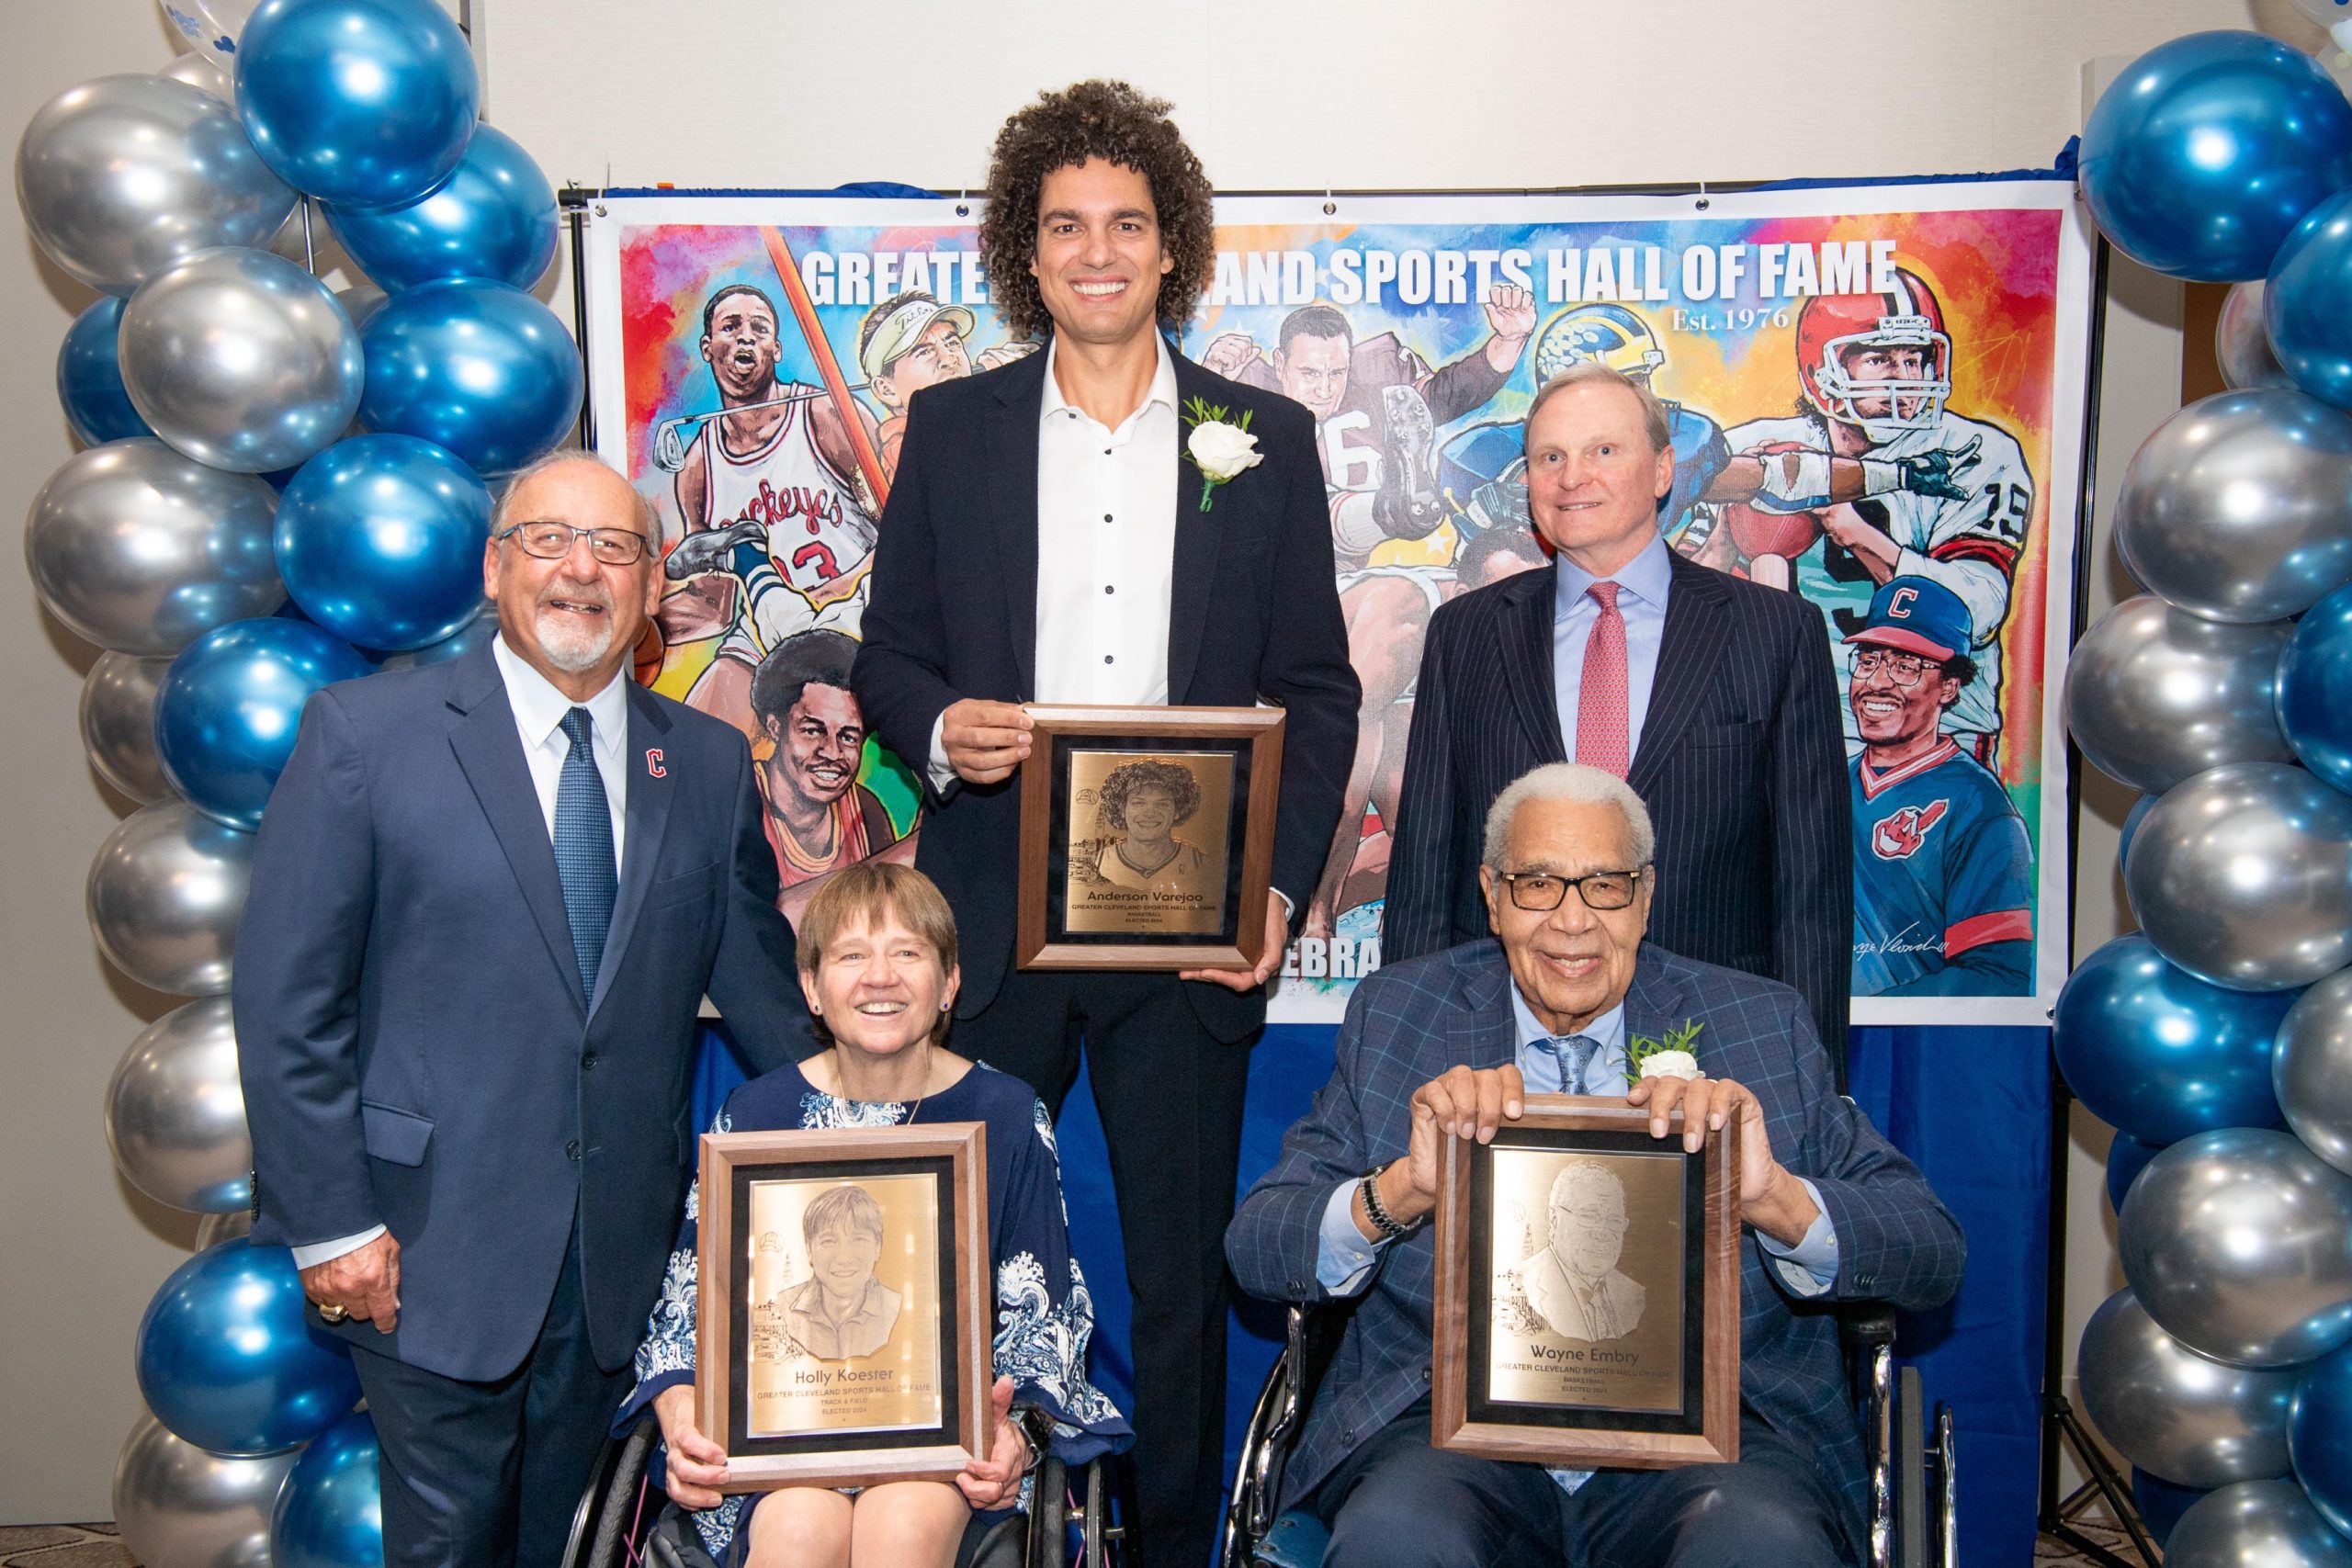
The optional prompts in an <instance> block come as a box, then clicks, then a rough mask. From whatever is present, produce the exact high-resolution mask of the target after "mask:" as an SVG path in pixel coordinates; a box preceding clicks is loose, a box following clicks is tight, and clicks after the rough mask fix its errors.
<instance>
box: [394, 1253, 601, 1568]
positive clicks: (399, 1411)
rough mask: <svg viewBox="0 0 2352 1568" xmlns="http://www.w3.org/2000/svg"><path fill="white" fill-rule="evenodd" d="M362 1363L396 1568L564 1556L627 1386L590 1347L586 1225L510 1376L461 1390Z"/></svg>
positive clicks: (411, 1371) (523, 1567) (403, 1370)
mask: <svg viewBox="0 0 2352 1568" xmlns="http://www.w3.org/2000/svg"><path fill="white" fill-rule="evenodd" d="M353 1359H354V1360H355V1361H356V1362H357V1363H358V1367H359V1386H360V1388H361V1390H362V1391H363V1392H365V1393H366V1394H367V1395H368V1414H369V1415H370V1416H373V1417H374V1418H375V1422H376V1442H377V1446H378V1449H379V1452H380V1455H381V1458H380V1461H379V1477H380V1484H381V1487H382V1491H383V1498H384V1562H385V1565H386V1568H427V1565H428V1564H438V1565H445V1568H446V1565H452V1564H455V1565H461V1568H508V1565H510V1564H519V1565H520V1568H553V1565H554V1564H556V1563H559V1562H562V1561H563V1549H564V1545H565V1543H566V1540H567V1539H568V1538H569V1536H570V1534H571V1517H572V1515H573V1513H574V1512H575V1511H577V1509H578V1508H579V1506H580V1494H581V1492H582V1489H583V1488H585V1487H586V1486H587V1484H588V1478H589V1473H590V1472H592V1471H593V1470H594V1468H595V1463H596V1458H597V1455H598V1454H599V1453H600V1452H602V1451H603V1448H604V1444H605V1437H606V1435H607V1433H608V1431H609V1429H610V1427H611V1426H612V1419H613V1413H614V1412H615V1411H616V1410H617V1409H619V1408H620V1402H621V1398H622V1396H623V1395H624V1394H626V1393H628V1389H629V1386H630V1382H631V1380H630V1376H629V1371H628V1368H627V1367H623V1368H621V1369H620V1370H618V1371H609V1372H608V1371H604V1370H603V1369H601V1368H600V1367H598V1366H597V1365H596V1358H595V1356H594V1353H593V1352H592V1351H591V1350H590V1348H589V1345H588V1314H587V1312H586V1309H585V1306H584V1303H582V1298H581V1291H580V1240H579V1233H578V1231H577V1228H576V1227H575V1229H574V1231H573V1235H572V1243H571V1247H569V1248H567V1249H566V1250H565V1253H564V1258H563V1268H562V1269H561V1270H560V1272H559V1273H558V1274H557V1276H556V1286H555V1295H554V1298H553V1299H552V1300H551V1301H550V1302H549V1303H548V1319H547V1323H546V1324H545V1325H543V1326H542V1327H541V1328H540V1330H539V1337H538V1340H537V1343H536V1344H534V1345H533V1346H532V1348H531V1353H530V1354H529V1355H528V1356H526V1357H525V1358H524V1359H523V1364H522V1365H521V1366H519V1367H517V1368H515V1371H511V1372H509V1373H508V1374H507V1375H506V1376H504V1377H503V1378H500V1379H499V1380H498V1381H496V1382H461V1381H459V1380H458V1379H456V1378H446V1377H443V1376H442V1375H441V1374H439V1373H438V1372H429V1371H424V1370H423V1369H422V1368H419V1367H412V1366H410V1365H409V1364H408V1363H406V1362H405V1361H401V1360H397V1359H394V1358H392V1357H390V1356H387V1355H380V1354H379V1353H377V1352H375V1351H372V1350H368V1349H367V1348H364V1347H361V1348H358V1349H357V1351H356V1354H355V1355H354V1357H353Z"/></svg>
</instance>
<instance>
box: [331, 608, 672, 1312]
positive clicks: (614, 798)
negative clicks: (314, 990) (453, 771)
mask: <svg viewBox="0 0 2352 1568" xmlns="http://www.w3.org/2000/svg"><path fill="white" fill-rule="evenodd" d="M490 656H491V658H492V659H493V660H497V662H498V673H499V676H500V678H501V679H503V681H504V682H506V705H507V706H508V707H509V708H511V709H513V710H514V714H515V733H516V735H517V736H518V737H519V738H520V739H521V740H522V742H523V761H526V762H527V763H528V764H530V769H531V784H532V787H533V788H535V789H536V790H537V791H538V795H539V818H540V820H542V821H544V822H545V823H546V824H547V829H548V842H549V843H550V844H552V843H553V842H554V841H555V796H556V789H557V787H558V785H560V784H561V783H562V780H563V760H564V758H565V757H567V756H569V755H571V739H569V738H568V737H566V736H565V734H564V733H563V716H564V715H566V714H568V713H570V712H571V710H572V709H573V708H575V707H584V708H586V709H587V710H588V716H589V717H590V719H591V720H593V721H594V722H593V723H592V725H591V729H592V731H593V738H592V742H591V744H592V745H593V747H594V751H595V754H596V772H597V773H599V774H600V775H602V777H603V778H604V781H605V805H606V806H607V807H609V808H610V809H611V811H612V814H613V870H614V874H616V876H617V875H618V874H619V871H620V868H621V866H622V864H623V861H622V859H621V856H622V854H623V852H624V849H623V845H624V841H625V839H626V836H627V833H628V678H629V676H628V668H627V667H626V666H624V667H623V668H622V669H621V670H620V671H618V672H617V673H616V674H615V675H614V676H613V678H612V680H611V681H610V682H607V683H606V684H605V689H604V690H603V691H601V692H598V693H597V694H595V695H594V696H593V697H590V698H589V699H588V700H587V701H586V702H584V703H574V702H573V701H572V700H571V698H570V697H567V696H565V695H564V694H562V693H561V692H559V691H557V690H556V689H555V686H554V684H553V682H549V681H548V678H547V677H546V676H544V675H542V674H540V673H539V672H538V671H536V670H534V669H532V668H531V667H530V666H529V665H527V664H526V663H524V662H523V660H521V659H520V658H519V657H517V656H516V655H515V651H514V650H513V649H510V648H508V647H507V646H506V639H505V637H503V636H502V637H492V639H491V644H490ZM383 1234H384V1227H383V1226H381V1225H370V1226H368V1228H367V1229H366V1230H364V1231H360V1232H358V1233H357V1234H356V1235H346V1236H338V1237H337V1238H335V1239H334V1240H333V1241H319V1242H312V1243H311V1245H310V1246H308V1247H296V1248H294V1249H293V1250H294V1267H295V1268H297V1269H315V1268H316V1267H318V1266H319V1265H320V1264H322V1263H325V1262H328V1261H329V1260H331V1259H334V1258H340V1257H342V1256H343V1255H344V1254H345V1253H346V1252H356V1251H357V1250H358V1249H359V1248H361V1247H365V1246H367V1245H368V1243H369V1242H371V1241H373V1240H375V1239H376V1238H377V1237H378V1236H379V1235H383Z"/></svg>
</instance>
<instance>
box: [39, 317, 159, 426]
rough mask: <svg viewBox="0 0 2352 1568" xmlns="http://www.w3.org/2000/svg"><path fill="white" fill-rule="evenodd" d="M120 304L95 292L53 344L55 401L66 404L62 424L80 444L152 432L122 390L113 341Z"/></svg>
mask: <svg viewBox="0 0 2352 1568" xmlns="http://www.w3.org/2000/svg"><path fill="white" fill-rule="evenodd" d="M122 305H123V302H122V301H121V300H120V299H116V298H115V297H114V296H113V295H111V294H102V295H100V296H99V297H98V298H97V299H96V301H95V302H93V303H92V305H91V306H90V308H89V309H88V310H85V311H83V312H82V313H81V314H80V315H78V316H76V317H74V324H73V325H72V326H70V327H68V328H66V329H65V341H64V343H62V344H60V345H59V346H58V350H57V400H58V401H59V402H61V403H63V404H64V405H65V423H68V424H70V425H72V426H73V427H74V434H75V435H77V436H79V437H80V438H81V441H82V445H83V446H105V445H106V444H107V442H109V441H121V440H124V439H126V438H128V437H130V436H133V435H153V434H155V432H154V429H153V427H152V426H151V425H149V424H148V423H147V422H146V421H145V420H143V419H141V418H140V417H139V411H138V410H137V409H135V408H133V407H131V406H130V393H129V392H127V391H125V390H123V387H122V360H121V358H120V356H119V355H118V353H117V351H116V341H115V334H116V333H118V332H119V331H120V330H121V327H122Z"/></svg>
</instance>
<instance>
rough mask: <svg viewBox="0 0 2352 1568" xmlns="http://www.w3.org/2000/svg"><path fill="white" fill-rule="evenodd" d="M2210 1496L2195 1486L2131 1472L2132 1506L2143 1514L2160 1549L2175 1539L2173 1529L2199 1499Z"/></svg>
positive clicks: (2143, 1522) (2136, 1471)
mask: <svg viewBox="0 0 2352 1568" xmlns="http://www.w3.org/2000/svg"><path fill="white" fill-rule="evenodd" d="M2208 1496H2211V1493H2208V1492H2200V1491H2199V1490H2198V1489H2197V1488H2196V1487H2194V1486H2183V1485H2181V1484H2180V1483H2177V1482H2173V1481H2166V1480H2165V1478H2164V1477H2163V1476H2161V1475H2150V1474H2149V1473H2148V1472H2146V1471H2144V1470H2142V1469H2139V1468H2138V1467H2137V1466H2134V1467H2133V1469H2132V1471H2131V1505H2132V1506H2133V1507H2135V1508H2137V1509H2139V1510H2140V1522H2141V1523H2142V1524H2143V1525H2145V1526H2147V1527H2148V1533H2149V1534H2150V1535H2152V1536H2154V1537H2155V1538H2156V1544H2157V1545H2158V1546H2162V1545H2164V1543H2165V1542H2166V1541H2168V1540H2171V1539H2172V1527H2173V1526H2175V1525H2177V1524H2178V1523H2180V1516H2181V1515H2183V1514H2185V1513H2187V1512H2188V1510H2189V1508H2190V1506H2192V1505H2194V1504H2195V1503H2196V1502H2197V1501H2198V1500H2199V1498H2202V1497H2208Z"/></svg>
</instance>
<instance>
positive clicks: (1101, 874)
mask: <svg viewBox="0 0 2352 1568" xmlns="http://www.w3.org/2000/svg"><path fill="white" fill-rule="evenodd" d="M1028 711H1029V714H1030V716H1032V717H1033V718H1034V719H1035V721H1036V728H1035V729H1034V730H1033V731H1032V732H1031V736H1030V750H1029V757H1028V760H1027V761H1025V762H1024V763H1023V765H1022V770H1021V789H1022V800H1021V885H1020V926H1019V942H1018V951H1017V952H1016V953H1015V955H1014V956H1015V958H1016V960H1017V961H1018V963H1019V964H1020V965H1021V967H1023V968H1024V969H1201V968H1250V967H1254V966H1255V965H1256V964H1257V963H1258V961H1259V959H1260V958H1261V956H1262V953H1263V948H1264V945H1265V935H1266V900H1267V898H1268V897H1271V894H1270V892H1269V890H1268V886H1267V878H1268V874H1269V871H1270V869H1271V867H1272V863H1273V827H1274V804H1275V797H1276V795H1277V793H1278V791H1279V790H1280V788H1281V784H1282V736H1283V713H1282V710H1281V709H1279V708H1078V707H1050V706H1033V707H1031V708H1030V709H1029V710H1028Z"/></svg>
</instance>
